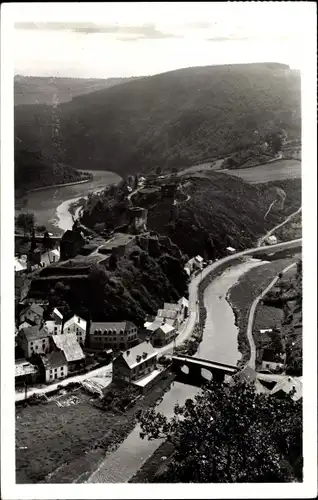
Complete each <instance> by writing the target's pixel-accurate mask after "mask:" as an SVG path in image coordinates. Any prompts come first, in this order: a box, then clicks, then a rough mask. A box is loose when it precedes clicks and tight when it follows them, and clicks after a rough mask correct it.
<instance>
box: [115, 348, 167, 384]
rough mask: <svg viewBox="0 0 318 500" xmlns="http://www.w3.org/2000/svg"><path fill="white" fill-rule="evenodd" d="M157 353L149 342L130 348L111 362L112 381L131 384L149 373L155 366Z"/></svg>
mask: <svg viewBox="0 0 318 500" xmlns="http://www.w3.org/2000/svg"><path fill="white" fill-rule="evenodd" d="M157 356H158V351H156V350H155V349H154V348H153V346H152V345H151V344H150V343H149V342H142V343H141V344H139V345H137V346H135V347H132V348H131V349H129V350H127V351H126V352H124V353H122V354H120V355H119V356H118V357H117V358H115V359H114V361H113V380H122V381H125V382H133V381H136V380H139V379H141V378H142V377H144V376H145V375H147V374H149V373H151V372H152V371H153V370H155V369H156V366H157Z"/></svg>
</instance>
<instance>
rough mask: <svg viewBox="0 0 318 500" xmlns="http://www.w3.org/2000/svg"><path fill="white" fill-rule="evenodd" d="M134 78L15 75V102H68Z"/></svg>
mask: <svg viewBox="0 0 318 500" xmlns="http://www.w3.org/2000/svg"><path fill="white" fill-rule="evenodd" d="M132 79H133V78H106V79H102V78H56V77H44V76H43V77H42V76H21V75H16V76H15V77H14V104H15V106H19V105H21V104H49V105H52V104H54V103H55V102H58V103H60V102H68V101H71V100H72V99H73V97H76V96H78V95H82V94H88V93H89V92H95V91H97V90H102V89H106V88H110V87H113V86H114V85H118V84H120V83H123V82H128V81H129V80H132Z"/></svg>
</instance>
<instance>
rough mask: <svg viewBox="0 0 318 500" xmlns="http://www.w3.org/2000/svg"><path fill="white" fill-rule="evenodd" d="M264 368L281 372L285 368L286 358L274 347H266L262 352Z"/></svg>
mask: <svg viewBox="0 0 318 500" xmlns="http://www.w3.org/2000/svg"><path fill="white" fill-rule="evenodd" d="M262 369H263V370H264V369H268V370H271V371H275V372H281V371H282V370H283V369H284V360H283V359H282V357H281V356H280V355H279V354H277V353H276V352H275V351H274V350H273V349H264V350H263V353H262Z"/></svg>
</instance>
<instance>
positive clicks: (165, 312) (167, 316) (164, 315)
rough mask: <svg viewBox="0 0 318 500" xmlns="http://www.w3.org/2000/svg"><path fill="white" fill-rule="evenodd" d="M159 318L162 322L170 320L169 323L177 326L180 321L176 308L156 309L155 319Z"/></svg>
mask: <svg viewBox="0 0 318 500" xmlns="http://www.w3.org/2000/svg"><path fill="white" fill-rule="evenodd" d="M160 319H161V321H162V322H164V323H167V322H168V320H170V321H169V324H171V325H172V326H175V327H176V328H178V326H179V322H180V317H179V311H178V310H176V309H158V312H157V316H156V319H155V321H159V320H160Z"/></svg>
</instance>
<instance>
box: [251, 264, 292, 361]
mask: <svg viewBox="0 0 318 500" xmlns="http://www.w3.org/2000/svg"><path fill="white" fill-rule="evenodd" d="M295 265H296V263H295V262H294V263H293V264H290V265H289V266H287V267H285V269H283V271H281V272H282V273H283V274H285V273H287V271H289V269H291V268H292V267H294V266H295ZM278 280H279V277H278V276H275V278H274V279H273V280H272V281H271V282H270V284H269V285H268V286H267V287H266V288H265V290H263V292H262V293H261V294H260V295H259V296H258V297H256V299H255V300H254V302H253V304H252V306H251V309H250V312H249V316H248V324H247V330H246V335H247V339H248V342H249V345H250V351H251V354H250V359H249V361H248V363H247V366H249V367H250V368H252V369H253V370H255V361H256V346H255V342H254V338H253V325H254V317H255V312H256V308H257V306H258V304H259V302H260V301H261V300H262V299H263V297H265V295H266V294H267V293H268V292H269V290H270V289H271V288H272V287H273V286H274V285H275V283H276V282H277V281H278Z"/></svg>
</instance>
